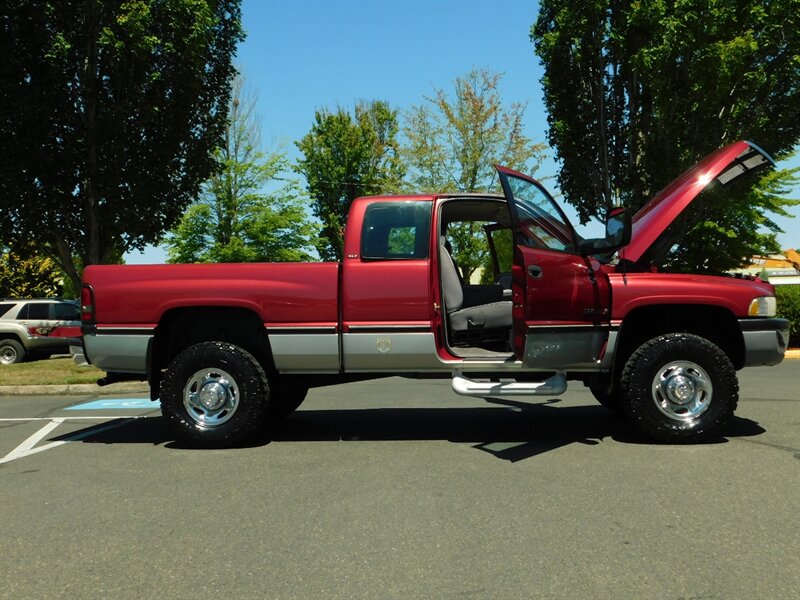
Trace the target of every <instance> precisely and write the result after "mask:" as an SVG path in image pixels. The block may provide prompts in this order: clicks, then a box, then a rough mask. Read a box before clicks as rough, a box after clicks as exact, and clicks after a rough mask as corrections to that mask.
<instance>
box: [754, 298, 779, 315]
mask: <svg viewBox="0 0 800 600" xmlns="http://www.w3.org/2000/svg"><path fill="white" fill-rule="evenodd" d="M776 312H777V303H776V302H775V296H761V297H760V298H753V300H752V301H751V302H750V308H748V309H747V314H748V315H749V316H751V317H774V316H775V314H776Z"/></svg>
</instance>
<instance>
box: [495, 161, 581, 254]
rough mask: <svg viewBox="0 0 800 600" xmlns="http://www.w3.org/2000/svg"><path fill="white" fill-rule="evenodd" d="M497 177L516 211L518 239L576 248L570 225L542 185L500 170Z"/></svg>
mask: <svg viewBox="0 0 800 600" xmlns="http://www.w3.org/2000/svg"><path fill="white" fill-rule="evenodd" d="M500 178H501V181H502V182H503V188H504V191H505V192H506V196H507V197H509V198H508V199H509V200H510V201H511V205H512V209H513V210H514V212H515V214H516V221H517V222H516V226H517V234H518V235H517V238H518V239H517V243H519V244H523V245H525V246H528V247H529V248H549V249H550V250H559V251H562V252H575V233H574V231H573V229H572V226H571V225H570V224H569V222H568V221H567V219H566V217H565V216H564V213H563V212H561V209H560V208H559V207H558V205H557V204H556V203H555V201H554V200H553V198H552V197H551V196H550V194H548V193H547V192H546V191H545V190H544V188H543V187H542V186H541V185H539V184H538V183H537V182H535V181H533V180H532V179H527V178H522V177H518V176H516V175H513V174H511V173H506V172H502V171H501V172H500Z"/></svg>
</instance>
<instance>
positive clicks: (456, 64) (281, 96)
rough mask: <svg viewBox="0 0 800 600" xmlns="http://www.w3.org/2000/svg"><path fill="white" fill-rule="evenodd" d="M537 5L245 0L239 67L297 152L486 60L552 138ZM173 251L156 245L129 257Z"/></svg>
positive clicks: (532, 129)
mask: <svg viewBox="0 0 800 600" xmlns="http://www.w3.org/2000/svg"><path fill="white" fill-rule="evenodd" d="M537 6H538V4H537V2H534V1H523V0H493V1H488V0H472V1H470V0H405V1H397V0H371V1H370V0H360V1H359V0H328V1H325V0H316V1H315V0H308V1H304V0H244V2H243V4H242V13H243V19H244V27H245V30H246V32H247V39H246V40H245V42H244V43H243V44H242V45H241V46H240V48H239V52H238V64H239V67H240V69H241V71H242V72H243V73H244V75H245V77H246V79H247V84H248V86H249V87H250V88H251V89H252V90H253V91H255V92H256V93H257V94H258V113H259V115H260V117H261V126H262V137H263V140H264V142H265V145H266V146H270V147H272V148H275V147H277V146H278V145H280V144H284V146H285V148H286V149H287V150H288V151H289V152H290V156H296V154H297V153H296V149H295V147H294V141H295V140H299V139H300V138H301V137H303V136H304V135H305V134H306V133H308V131H309V129H310V128H311V124H312V122H313V119H314V111H315V110H316V109H318V108H323V107H327V108H334V107H336V106H343V107H346V108H352V106H353V105H354V104H355V102H356V101H358V100H385V101H387V102H389V103H390V105H392V106H393V107H394V108H398V109H401V110H402V109H407V108H409V107H410V106H412V105H414V104H420V103H422V102H423V101H424V97H425V96H426V95H431V93H432V91H433V89H434V87H438V88H445V89H450V88H451V82H452V81H453V80H454V79H455V78H456V77H458V76H460V75H464V74H466V73H467V72H468V71H470V70H471V69H473V68H484V67H485V68H488V69H491V70H493V71H499V72H502V73H504V74H505V75H504V77H503V81H502V86H501V92H502V96H503V99H504V101H505V102H507V103H511V102H523V103H527V110H526V113H525V114H526V119H525V121H526V133H527V135H528V137H530V138H533V140H534V141H537V142H545V141H546V128H547V119H546V113H545V112H544V110H543V107H542V102H541V97H542V94H541V86H540V84H539V79H540V78H541V75H542V69H541V66H540V65H539V62H538V59H537V58H536V56H535V55H534V53H533V44H531V42H530V40H529V31H530V27H531V24H532V23H533V22H534V20H535V19H536V13H537ZM754 141H756V142H757V140H754ZM794 164H795V165H797V164H800V160H798V159H795V160H794ZM555 173H556V165H555V163H553V162H552V161H546V162H545V163H544V164H543V165H542V167H541V169H540V170H539V171H538V172H537V174H536V175H537V177H539V178H542V177H545V176H548V175H555ZM676 175H677V174H676ZM548 184H549V186H550V187H553V186H554V182H552V181H550V182H548ZM432 191H434V190H432ZM554 191H556V190H554ZM797 195H798V196H800V190H798V192H797ZM794 213H795V214H796V215H798V216H800V207H795V209H794ZM781 224H782V225H783V228H784V229H785V230H786V232H787V233H786V234H784V235H783V236H781V238H780V240H781V242H782V244H783V246H784V247H795V248H796V247H798V246H800V221H798V220H794V221H793V222H792V221H789V220H785V221H783V220H782V221H781ZM591 231H594V232H596V231H597V230H596V229H593V230H591ZM597 235H599V233H597ZM165 257H166V255H165V253H164V252H163V250H161V249H160V248H149V249H147V250H146V251H145V253H144V254H143V255H140V254H138V253H136V254H129V255H126V260H127V262H128V263H129V264H132V263H147V262H163V261H164V259H165Z"/></svg>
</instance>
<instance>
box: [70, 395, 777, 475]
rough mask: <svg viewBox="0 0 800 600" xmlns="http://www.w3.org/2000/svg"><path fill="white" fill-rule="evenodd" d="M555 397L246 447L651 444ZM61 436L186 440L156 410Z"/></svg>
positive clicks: (338, 426)
mask: <svg viewBox="0 0 800 600" xmlns="http://www.w3.org/2000/svg"><path fill="white" fill-rule="evenodd" d="M558 402H559V401H558V400H557V399H554V400H550V401H548V402H546V403H539V404H528V403H523V402H514V401H510V400H507V399H488V403H489V404H490V405H489V406H487V407H478V408H375V409H337V410H303V409H300V410H298V411H297V412H295V413H294V414H292V415H291V416H289V417H287V418H286V419H284V420H282V421H279V422H276V423H274V424H271V425H269V426H267V427H266V428H265V429H264V430H263V431H262V432H260V433H259V434H258V435H256V436H255V437H254V438H253V439H251V440H250V441H249V442H248V443H247V444H245V446H244V447H247V448H253V447H261V446H267V445H269V444H276V443H277V444H279V443H286V442H335V441H343V442H364V441H367V442H382V441H383V442H393V441H449V442H453V443H457V444H470V445H472V447H473V448H475V449H476V450H480V451H482V452H486V453H488V454H491V455H492V456H495V457H497V458H499V459H502V460H507V461H510V462H518V461H520V460H525V459H528V458H532V457H535V456H538V455H540V454H543V453H546V452H550V451H552V450H556V449H558V448H561V447H564V446H568V445H571V444H584V445H588V446H595V445H599V444H601V443H602V442H603V441H604V440H607V439H611V440H614V441H617V442H621V443H625V444H652V442H650V441H648V440H646V439H644V438H642V437H640V436H637V435H636V434H635V433H634V432H632V430H631V429H630V427H629V426H628V425H627V424H626V423H625V421H624V420H623V419H622V418H620V417H618V416H616V415H615V414H613V413H611V412H609V411H608V410H606V409H604V408H603V407H601V406H556V405H557V404H558ZM93 430H96V431H93ZM764 432H765V430H764V429H763V428H762V427H761V426H760V425H759V424H758V423H756V422H755V421H752V420H750V419H745V418H741V417H734V419H733V421H732V422H731V423H730V425H729V426H728V428H727V430H726V432H725V436H726V437H723V438H721V439H720V440H718V441H717V442H712V443H724V442H726V441H728V438H731V437H750V436H757V435H760V434H762V433H764ZM57 439H58V438H57ZM60 439H64V440H71V441H82V442H84V443H96V444H152V445H162V444H163V445H164V446H165V447H166V448H171V449H185V448H187V447H186V446H184V445H182V444H180V443H178V442H176V441H174V438H173V436H172V434H171V432H170V431H169V429H168V427H167V424H166V422H165V421H164V419H163V418H162V417H160V416H153V417H145V418H139V419H131V420H129V421H127V422H124V423H120V424H119V426H115V427H108V423H105V424H104V425H98V426H94V427H89V428H86V429H83V430H81V431H77V432H73V433H72V434H69V435H65V436H62V437H61V438H60Z"/></svg>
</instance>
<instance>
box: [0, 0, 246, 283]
mask: <svg viewBox="0 0 800 600" xmlns="http://www.w3.org/2000/svg"><path fill="white" fill-rule="evenodd" d="M242 39H243V33H242V29H241V24H240V8H239V0H127V1H123V0H103V1H100V0H58V1H55V0H49V1H42V2H30V1H28V0H9V1H7V2H4V3H3V8H2V9H0V53H2V56H3V61H2V66H1V67H0V131H2V133H3V134H2V135H0V156H2V157H3V160H2V161H0V197H2V198H3V215H2V220H1V221H0V238H2V239H3V240H4V241H8V242H10V243H27V242H28V241H31V242H32V243H33V244H35V246H36V251H37V253H39V254H41V255H46V256H49V257H50V258H52V259H53V260H54V261H56V262H57V263H58V265H59V267H60V268H61V269H62V270H63V271H64V272H65V273H66V274H67V275H68V277H69V279H70V281H71V284H72V285H73V286H74V287H79V282H80V272H79V265H90V264H96V263H107V262H113V261H114V260H115V258H116V257H118V256H120V255H121V254H123V253H124V252H126V251H128V250H132V249H138V250H141V249H142V248H143V247H144V246H145V245H147V244H149V243H154V242H157V241H158V239H159V238H160V236H161V235H162V234H163V232H164V231H165V230H166V229H168V228H169V227H170V226H172V225H173V224H174V223H175V222H176V221H177V220H178V219H179V218H180V216H181V214H182V213H183V211H184V209H185V207H186V206H187V205H188V204H189V203H190V202H191V201H192V199H194V198H195V197H196V196H197V193H198V190H199V187H200V184H201V183H202V182H203V181H204V180H205V179H206V178H207V177H208V176H209V174H210V173H211V171H212V169H213V168H214V160H213V156H212V150H213V148H215V147H216V146H217V145H218V144H219V141H220V139H221V136H222V132H223V129H224V125H225V116H226V111H225V107H226V106H227V104H228V100H229V97H230V81H231V78H232V77H233V74H234V68H233V66H232V64H231V60H232V56H233V54H234V52H235V49H236V44H237V43H238V42H239V41H240V40H242Z"/></svg>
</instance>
